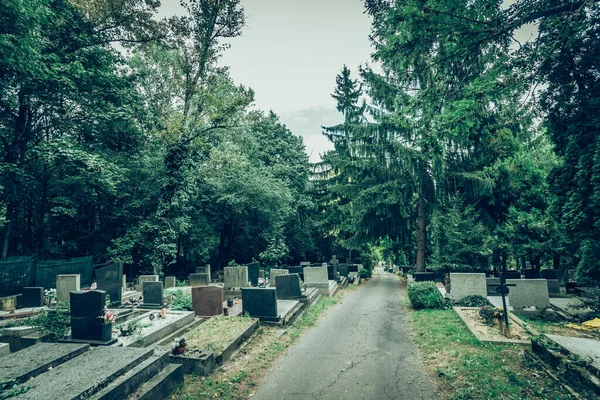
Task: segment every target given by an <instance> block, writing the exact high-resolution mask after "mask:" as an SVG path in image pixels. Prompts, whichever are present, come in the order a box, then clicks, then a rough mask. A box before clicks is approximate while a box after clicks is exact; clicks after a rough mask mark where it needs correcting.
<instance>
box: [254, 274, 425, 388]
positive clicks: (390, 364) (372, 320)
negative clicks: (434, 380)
mask: <svg viewBox="0 0 600 400" xmlns="http://www.w3.org/2000/svg"><path fill="white" fill-rule="evenodd" d="M252 398H253V399H256V400H277V399H282V400H283V399H285V400H306V399H319V400H321V399H336V400H345V399H348V400H352V399H365V400H370V399H373V400H375V399H377V400H386V399H407V400H412V399H437V396H436V395H435V393H434V390H433V385H432V384H431V382H430V381H429V379H428V377H427V376H426V374H425V372H424V371H423V369H422V367H421V364H420V362H419V360H418V355H417V349H416V346H415V344H414V343H413V341H412V339H411V338H410V336H409V334H408V331H407V327H406V321H405V316H404V315H403V311H402V304H401V296H400V286H399V284H398V282H397V280H396V278H394V276H393V275H392V274H388V273H384V272H383V270H380V269H376V272H375V274H374V275H373V278H372V279H371V280H370V281H369V282H368V283H367V284H366V285H364V286H362V287H361V288H360V289H358V290H357V291H355V292H351V293H347V294H346V295H345V298H344V301H343V303H342V304H338V305H336V306H335V307H333V308H332V309H331V310H329V311H328V312H327V313H326V314H325V315H324V316H323V317H322V318H321V319H320V320H319V323H318V325H317V326H316V327H314V328H312V329H310V330H309V331H308V332H307V333H306V334H305V335H304V336H302V338H301V339H300V340H299V341H298V343H297V344H296V345H294V346H293V347H291V348H290V349H289V351H288V353H287V354H286V355H285V356H283V357H281V358H280V359H279V360H278V361H277V362H276V364H275V366H274V367H273V369H272V370H271V371H269V373H268V374H267V377H266V378H265V382H264V383H263V385H262V386H261V387H260V389H259V390H258V392H257V393H256V394H255V395H254V396H253V397H252Z"/></svg>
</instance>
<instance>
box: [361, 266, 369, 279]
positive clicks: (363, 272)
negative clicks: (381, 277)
mask: <svg viewBox="0 0 600 400" xmlns="http://www.w3.org/2000/svg"><path fill="white" fill-rule="evenodd" d="M371 274H372V271H371V270H368V269H366V268H362V269H361V270H360V279H367V278H370V277H371Z"/></svg>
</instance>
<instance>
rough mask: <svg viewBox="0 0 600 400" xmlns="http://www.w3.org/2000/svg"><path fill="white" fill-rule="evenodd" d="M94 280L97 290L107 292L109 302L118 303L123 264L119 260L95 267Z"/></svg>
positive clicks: (121, 291)
mask: <svg viewBox="0 0 600 400" xmlns="http://www.w3.org/2000/svg"><path fill="white" fill-rule="evenodd" d="M96 281H97V284H98V289H99V290H104V291H105V292H106V294H108V296H109V299H110V303H111V304H116V305H120V304H121V294H122V293H123V264H122V263H120V262H116V263H112V264H107V265H105V266H103V267H100V268H98V269H96Z"/></svg>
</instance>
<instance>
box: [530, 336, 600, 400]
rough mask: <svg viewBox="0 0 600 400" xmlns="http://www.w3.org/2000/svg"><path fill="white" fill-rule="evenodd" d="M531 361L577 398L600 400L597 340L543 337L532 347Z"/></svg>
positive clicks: (599, 358) (599, 341) (598, 341)
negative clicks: (540, 365)
mask: <svg viewBox="0 0 600 400" xmlns="http://www.w3.org/2000/svg"><path fill="white" fill-rule="evenodd" d="M531 349H532V350H533V354H534V356H533V358H534V359H535V360H536V361H538V362H540V363H543V364H546V368H547V369H549V370H551V371H552V372H553V374H554V375H555V376H556V377H557V378H558V379H559V380H560V381H561V382H562V384H563V385H565V386H567V387H568V388H569V389H570V390H571V391H574V392H576V393H577V394H578V396H579V398H586V399H595V398H599V397H600V340H597V339H593V338H581V337H571V336H561V335H548V334H546V335H543V336H541V337H539V338H538V339H536V340H534V341H533V342H532V343H531Z"/></svg>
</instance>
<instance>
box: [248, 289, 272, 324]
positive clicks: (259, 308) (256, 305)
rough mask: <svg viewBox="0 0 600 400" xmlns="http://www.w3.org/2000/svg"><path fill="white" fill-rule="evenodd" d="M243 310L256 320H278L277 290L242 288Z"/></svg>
mask: <svg viewBox="0 0 600 400" xmlns="http://www.w3.org/2000/svg"><path fill="white" fill-rule="evenodd" d="M242 309H243V312H244V313H248V314H250V316H251V317H254V318H277V317H278V314H277V292H276V290H275V288H242Z"/></svg>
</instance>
